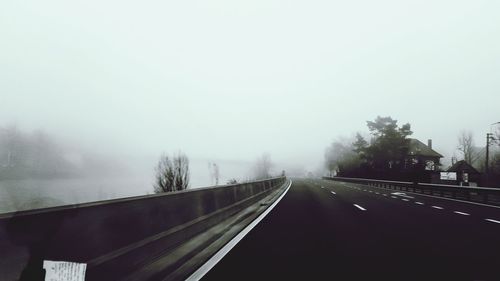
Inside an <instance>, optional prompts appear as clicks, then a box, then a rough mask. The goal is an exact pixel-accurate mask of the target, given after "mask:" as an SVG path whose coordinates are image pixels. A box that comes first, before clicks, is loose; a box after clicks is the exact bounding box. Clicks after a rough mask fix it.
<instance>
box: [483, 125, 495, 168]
mask: <svg viewBox="0 0 500 281" xmlns="http://www.w3.org/2000/svg"><path fill="white" fill-rule="evenodd" d="M492 135H493V134H492V133H487V134H486V163H485V170H484V171H485V172H486V176H488V174H489V167H488V165H489V163H490V138H492Z"/></svg>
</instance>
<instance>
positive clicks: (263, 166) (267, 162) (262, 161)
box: [254, 153, 273, 179]
mask: <svg viewBox="0 0 500 281" xmlns="http://www.w3.org/2000/svg"><path fill="white" fill-rule="evenodd" d="M272 166H273V164H272V162H271V155H269V153H264V154H262V156H261V157H259V158H258V159H257V162H256V163H255V171H254V172H255V178H256V179H267V178H270V177H271V168H272Z"/></svg>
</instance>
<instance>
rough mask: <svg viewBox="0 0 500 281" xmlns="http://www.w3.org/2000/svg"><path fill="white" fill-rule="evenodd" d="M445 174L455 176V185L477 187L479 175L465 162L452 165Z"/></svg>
mask: <svg viewBox="0 0 500 281" xmlns="http://www.w3.org/2000/svg"><path fill="white" fill-rule="evenodd" d="M447 172H455V173H456V175H457V177H456V178H457V180H456V184H460V185H471V186H477V183H478V182H479V180H480V178H481V173H480V172H478V170H476V169H475V168H474V167H472V165H471V164H469V163H467V162H466V161H465V160H461V161H458V162H457V163H455V164H453V165H452V166H451V167H450V168H449V169H448V170H447Z"/></svg>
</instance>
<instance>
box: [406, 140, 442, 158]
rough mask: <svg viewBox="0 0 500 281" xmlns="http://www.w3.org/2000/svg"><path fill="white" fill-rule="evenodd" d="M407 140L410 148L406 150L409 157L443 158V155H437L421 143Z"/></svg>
mask: <svg viewBox="0 0 500 281" xmlns="http://www.w3.org/2000/svg"><path fill="white" fill-rule="evenodd" d="M409 140H410V147H409V149H408V154H409V155H416V156H426V157H439V158H442V157H443V155H441V154H439V153H437V152H436V151H435V150H433V149H432V148H430V147H428V146H427V145H425V144H424V143H423V142H421V141H419V140H417V139H411V138H409Z"/></svg>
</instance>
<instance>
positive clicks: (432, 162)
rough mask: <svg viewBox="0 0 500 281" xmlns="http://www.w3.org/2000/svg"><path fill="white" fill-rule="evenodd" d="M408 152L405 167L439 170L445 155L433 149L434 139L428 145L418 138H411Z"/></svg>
mask: <svg viewBox="0 0 500 281" xmlns="http://www.w3.org/2000/svg"><path fill="white" fill-rule="evenodd" d="M408 140H409V145H408V152H407V153H406V156H405V160H404V167H405V169H412V170H424V171H437V170H438V169H439V166H440V165H441V163H440V159H441V158H443V155H441V154H440V153H438V152H436V151H435V150H434V149H432V140H428V141H427V145H425V144H424V143H422V142H421V141H419V140H417V139H412V138H409V139H408Z"/></svg>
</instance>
